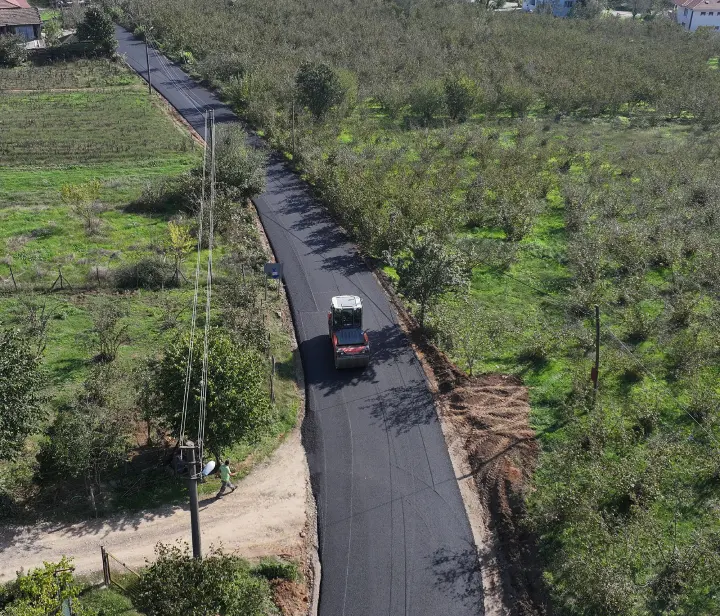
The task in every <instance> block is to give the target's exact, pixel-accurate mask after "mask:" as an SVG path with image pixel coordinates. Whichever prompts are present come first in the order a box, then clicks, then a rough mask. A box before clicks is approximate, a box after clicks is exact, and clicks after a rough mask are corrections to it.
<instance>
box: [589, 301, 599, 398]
mask: <svg viewBox="0 0 720 616" xmlns="http://www.w3.org/2000/svg"><path fill="white" fill-rule="evenodd" d="M599 374H600V306H598V305H597V304H595V365H594V366H593V369H592V372H591V378H592V381H593V405H595V399H596V398H597V390H598V376H599Z"/></svg>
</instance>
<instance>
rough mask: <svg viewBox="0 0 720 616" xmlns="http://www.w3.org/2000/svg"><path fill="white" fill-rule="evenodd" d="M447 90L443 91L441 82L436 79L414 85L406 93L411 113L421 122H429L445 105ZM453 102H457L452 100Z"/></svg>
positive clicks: (457, 101)
mask: <svg viewBox="0 0 720 616" xmlns="http://www.w3.org/2000/svg"><path fill="white" fill-rule="evenodd" d="M446 97H447V91H446V92H445V93H443V88H442V84H440V83H439V82H437V81H430V82H426V83H421V84H420V85H417V86H415V87H414V88H413V89H412V90H411V91H410V93H409V95H408V103H409V105H410V110H411V111H412V113H414V114H415V115H417V116H418V117H419V118H420V121H421V122H422V123H423V124H430V123H431V122H432V121H433V120H434V119H435V117H436V116H437V115H439V114H440V113H442V111H443V109H444V107H445V100H446ZM453 103H455V104H457V103H459V100H454V101H453Z"/></svg>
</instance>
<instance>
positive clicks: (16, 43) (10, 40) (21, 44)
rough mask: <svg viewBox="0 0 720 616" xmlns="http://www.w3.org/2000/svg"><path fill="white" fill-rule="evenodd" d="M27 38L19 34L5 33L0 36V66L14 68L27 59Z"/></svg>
mask: <svg viewBox="0 0 720 616" xmlns="http://www.w3.org/2000/svg"><path fill="white" fill-rule="evenodd" d="M27 55H28V53H27V49H25V39H24V38H23V37H22V36H20V35H19V34H3V35H2V36H0V66H5V67H8V68H13V67H15V66H20V65H21V64H22V63H23V62H25V60H27Z"/></svg>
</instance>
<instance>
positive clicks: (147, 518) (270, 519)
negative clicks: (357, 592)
mask: <svg viewBox="0 0 720 616" xmlns="http://www.w3.org/2000/svg"><path fill="white" fill-rule="evenodd" d="M308 495H310V499H312V495H311V494H310V487H309V474H308V468H307V463H306V460H305V451H304V449H303V447H302V443H301V441H300V430H299V429H297V428H296V429H295V430H293V432H292V433H290V434H289V435H288V436H287V438H286V440H285V441H284V442H283V443H282V444H281V445H280V446H279V447H278V449H277V450H276V451H275V453H274V454H273V455H272V456H271V457H270V458H269V459H268V460H267V461H265V462H263V463H260V464H258V466H257V467H256V468H254V469H253V470H252V472H251V473H250V474H249V475H248V476H247V477H245V478H244V479H243V480H242V481H240V482H239V483H238V489H237V490H235V492H233V493H232V494H226V495H225V496H223V497H221V498H219V499H216V498H215V497H214V496H204V497H201V501H200V525H201V533H202V544H203V550H205V551H206V550H208V548H209V547H210V546H211V545H215V546H220V545H222V547H223V549H224V550H226V551H228V552H232V553H236V554H238V555H241V556H243V557H245V558H251V559H252V558H259V557H262V556H267V555H269V554H277V555H284V556H286V557H291V558H293V559H297V560H299V561H303V560H304V558H305V542H306V534H307V529H306V515H307V507H308ZM176 540H182V541H188V542H189V540H190V512H189V511H188V510H187V508H184V507H164V508H160V509H157V510H154V511H148V512H145V513H141V514H134V515H124V516H114V517H112V518H108V519H106V520H98V521H90V522H82V523H78V524H72V525H63V524H37V525H34V526H32V527H18V526H4V527H3V528H2V529H0V582H6V581H8V580H10V579H13V578H14V577H15V573H16V571H18V570H20V569H24V570H25V571H27V570H28V569H31V568H34V567H36V566H41V565H42V563H43V561H53V560H55V561H57V560H59V559H60V557H61V556H63V555H67V556H72V557H73V558H74V563H75V567H76V571H77V573H80V574H89V573H94V572H97V571H100V570H101V569H102V564H101V560H100V546H101V545H103V546H105V548H106V549H107V550H108V551H109V552H110V553H111V554H112V555H113V556H115V557H116V558H117V559H118V560H119V561H121V562H123V563H125V564H127V565H128V566H130V567H133V568H134V567H140V566H143V565H144V564H145V559H152V558H153V555H154V548H155V545H156V544H157V543H158V542H159V541H161V542H163V543H172V542H174V541H176ZM306 612H307V610H305V612H302V613H306ZM289 613H290V614H293V616H295V614H294V613H292V612H289Z"/></svg>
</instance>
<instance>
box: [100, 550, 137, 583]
mask: <svg viewBox="0 0 720 616" xmlns="http://www.w3.org/2000/svg"><path fill="white" fill-rule="evenodd" d="M100 557H101V559H102V571H103V582H104V583H105V586H107V587H108V588H110V586H117V587H118V588H119V589H120V590H122V591H123V592H128V588H129V585H128V583H127V578H135V579H138V580H139V579H140V574H139V573H138V572H137V571H135V570H134V569H131V568H130V567H128V566H127V565H126V564H125V563H124V562H121V561H120V560H118V559H117V558H116V557H115V556H113V555H112V554H111V553H110V552H108V551H107V550H106V549H105V546H103V545H101V546H100Z"/></svg>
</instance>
